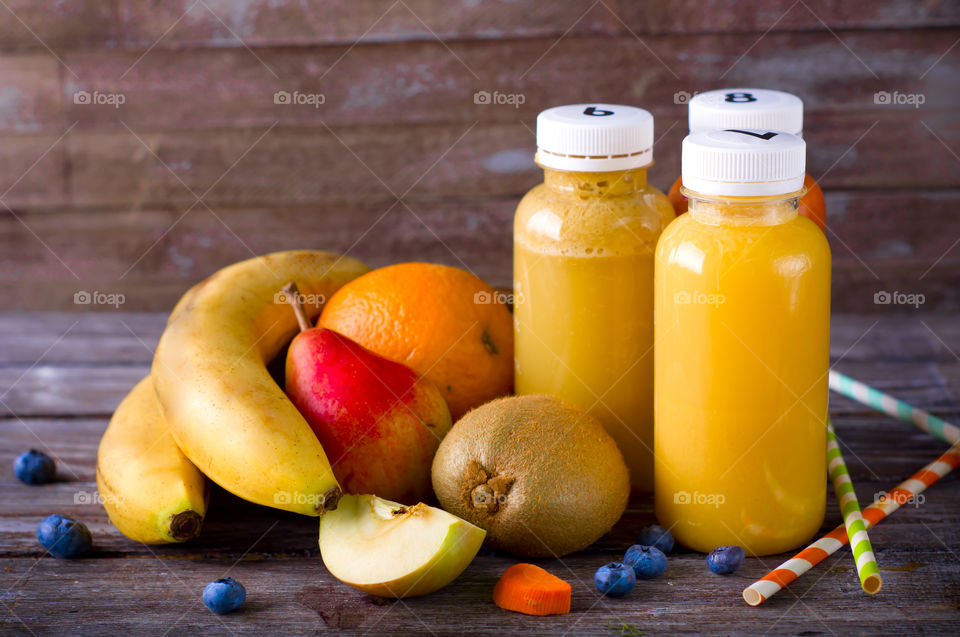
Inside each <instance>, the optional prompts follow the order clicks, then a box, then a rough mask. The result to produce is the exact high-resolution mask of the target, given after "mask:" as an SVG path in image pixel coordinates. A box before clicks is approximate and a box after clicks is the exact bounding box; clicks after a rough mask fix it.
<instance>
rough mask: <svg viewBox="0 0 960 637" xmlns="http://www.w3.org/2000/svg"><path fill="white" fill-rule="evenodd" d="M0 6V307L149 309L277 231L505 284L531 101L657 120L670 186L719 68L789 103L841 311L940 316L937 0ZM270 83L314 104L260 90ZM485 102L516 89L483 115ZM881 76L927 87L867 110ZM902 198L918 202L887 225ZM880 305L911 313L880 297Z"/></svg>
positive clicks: (942, 75)
mask: <svg viewBox="0 0 960 637" xmlns="http://www.w3.org/2000/svg"><path fill="white" fill-rule="evenodd" d="M7 6H8V8H0V13H4V14H5V15H7V16H8V19H7V20H3V21H0V86H2V87H3V88H2V92H0V149H2V150H0V248H2V254H3V255H4V256H3V259H4V265H5V268H4V269H3V271H2V272H0V293H2V296H0V308H2V309H57V310H60V309H72V308H73V304H72V297H73V294H74V293H76V292H77V291H78V290H87V289H92V290H113V291H116V292H118V293H122V294H124V295H125V297H126V299H127V300H128V304H127V305H125V309H129V310H135V309H141V310H144V309H146V310H163V309H165V308H167V307H169V305H170V303H172V302H173V301H174V300H175V299H176V298H177V297H178V296H179V295H180V294H181V293H182V292H183V291H184V290H185V289H186V288H187V287H188V286H189V285H190V284H191V283H192V282H193V281H195V280H196V279H197V278H199V277H200V276H203V275H205V274H206V273H209V272H210V271H212V270H213V269H216V268H218V267H221V266H222V265H225V264H226V263H229V262H231V261H235V260H238V259H242V258H246V257H248V256H250V254H251V252H255V253H259V252H264V251H268V250H277V249H284V248H290V247H293V246H294V245H296V243H295V242H294V239H293V237H296V241H298V242H302V243H301V244H300V245H307V246H309V247H322V248H327V249H335V250H341V251H350V252H351V254H356V255H357V256H360V257H362V258H366V259H367V260H369V261H370V262H371V264H373V265H384V264H386V263H389V262H395V261H404V260H411V259H422V260H434V261H441V262H444V263H449V264H452V265H460V266H464V267H468V268H469V269H471V270H473V271H475V272H477V273H478V274H480V275H481V276H483V277H484V278H488V279H489V280H490V281H491V282H493V283H495V284H497V285H509V283H510V273H509V270H510V267H509V255H510V235H509V228H510V217H511V215H512V209H513V206H514V205H515V203H516V201H517V200H518V199H519V197H520V196H521V195H522V194H523V193H524V192H525V191H526V190H527V189H529V188H530V187H531V186H532V185H533V184H535V183H537V182H538V181H539V179H540V172H539V170H538V169H537V168H536V166H535V165H534V164H533V161H532V153H533V150H534V135H533V129H534V127H535V117H536V113H537V112H538V111H539V110H541V109H542V108H544V107H546V106H550V105H553V104H557V103H568V102H577V101H582V100H585V99H600V100H605V101H610V102H626V103H636V104H640V105H642V106H645V107H647V108H649V109H651V110H652V111H653V112H654V114H655V116H656V118H657V132H658V137H657V144H656V163H655V165H654V166H653V167H652V169H651V171H650V179H651V182H652V183H654V184H655V185H657V186H659V187H661V188H663V189H666V188H668V187H669V186H670V184H671V183H672V181H673V179H674V178H675V177H676V175H677V174H678V172H679V149H680V141H681V139H682V138H683V136H684V134H685V129H686V125H685V109H686V105H685V100H686V99H687V97H688V96H689V95H691V94H693V93H695V92H696V91H698V90H706V89H711V88H718V87H721V86H729V85H732V84H753V85H763V86H769V87H773V88H785V89H788V90H791V91H794V92H796V93H798V94H800V95H801V96H803V98H804V100H805V102H806V111H807V114H806V131H805V136H806V139H807V141H808V149H809V152H808V166H809V172H810V173H811V174H813V175H814V176H816V177H818V178H820V181H821V182H822V185H823V187H824V188H825V189H826V190H827V196H828V201H829V203H830V206H831V210H830V213H829V214H830V219H831V231H832V233H831V235H830V238H831V241H832V244H833V248H834V254H835V257H836V260H835V269H834V272H835V277H834V289H835V291H834V307H835V308H838V309H840V310H844V311H858V312H863V311H875V310H877V308H876V307H875V305H874V304H873V301H872V299H873V294H875V293H876V292H877V291H881V290H891V291H904V292H911V293H918V294H923V295H924V297H925V302H926V303H927V305H926V307H927V309H931V308H935V309H941V310H952V309H958V308H960V274H958V269H957V267H956V265H957V259H958V258H960V256H957V255H958V253H960V248H957V247H956V246H954V245H953V243H954V242H955V241H956V240H957V239H958V238H960V229H957V227H956V222H955V220H954V218H955V215H953V214H952V213H951V209H950V207H951V206H955V204H956V202H955V189H956V188H957V186H958V184H960V159H958V156H957V153H958V152H960V151H958V149H960V124H958V123H957V121H956V117H955V113H956V111H957V108H958V107H960V84H958V81H957V78H960V57H958V55H957V54H956V52H957V50H960V49H957V48H956V47H955V45H956V42H957V39H958V37H960V8H958V5H957V4H956V3H950V2H936V1H928V2H914V3H904V2H896V1H894V0H882V1H878V2H872V3H869V4H868V5H865V6H857V7H855V8H854V7H852V6H848V4H846V3H839V2H833V1H830V0H809V1H805V2H799V3H798V2H791V1H790V0H778V1H776V2H766V3H764V2H757V1H755V0H751V1H749V2H734V1H733V0H709V1H707V2H693V0H681V1H679V2H670V1H668V0H652V1H649V2H626V1H622V2H614V1H612V0H610V1H608V0H605V1H604V2H603V3H596V2H591V1H589V0H587V1H579V0H578V1H575V2H570V3H537V2H532V1H529V0H520V1H517V2H508V3H500V2H498V3H495V4H493V5H487V4H482V3H476V2H473V1H472V0H460V1H456V2H441V1H440V0H405V1H404V2H391V1H389V0H385V1H383V2H369V1H364V2H360V1H346V0H338V1H331V2H323V3H300V2H293V1H291V0H270V1H269V2H268V1H267V0H246V1H244V2H241V3H236V2H227V1H226V0H207V1H206V2H203V3H195V2H191V1H189V0H174V1H170V2H155V3H147V4H144V3H142V2H134V1H132V0H112V1H111V2H108V3H92V2H88V1H86V0H82V1H79V2H74V3H70V4H69V5H64V4H62V3H57V2H51V1H49V0H37V2H25V1H24V0H14V1H12V2H9V3H7ZM278 91H279V92H286V93H290V94H291V95H294V94H296V92H298V91H299V92H300V93H302V94H309V95H313V94H322V95H323V99H324V102H323V104H322V105H319V107H318V108H314V107H313V106H311V105H308V104H300V105H296V104H277V103H275V102H274V95H275V94H276V93H277V92H278ZM478 91H488V92H496V91H499V92H500V93H504V94H519V95H521V96H522V98H523V103H522V104H520V105H519V107H518V108H514V107H512V106H509V105H502V104H501V105H495V104H477V103H475V100H474V95H475V94H476V93H477V92H478ZM878 91H886V92H889V93H893V92H899V93H900V94H911V95H912V94H918V95H921V96H922V97H923V99H924V100H925V101H924V103H923V105H922V106H921V107H920V108H913V107H911V106H909V105H899V106H898V105H888V104H877V103H875V100H874V95H875V93H876V92H878ZM84 95H90V96H91V100H96V98H97V96H98V95H99V96H100V97H103V96H111V95H120V96H122V98H123V100H124V102H123V104H122V105H120V106H119V108H115V107H114V106H112V105H110V104H89V103H86V104H85V103H78V101H79V102H82V101H83V100H79V99H78V96H84ZM395 195H396V196H401V195H402V196H403V202H402V204H395V203H394V197H395ZM198 198H202V200H203V201H202V202H198V201H197V199H198ZM191 205H193V206H194V208H193V210H191V211H190V212H186V211H187V210H188V208H189V207H190V206H191ZM206 205H209V206H210V208H212V211H211V210H208V209H207V208H206ZM391 205H393V206H394V207H393V208H392V209H390V206H391ZM408 207H409V208H408ZM834 208H835V209H834ZM914 210H922V211H923V216H922V217H913V216H911V215H906V214H904V211H911V213H912V211H914ZM185 212H186V214H185V216H183V217H182V219H181V216H182V215H184V213H185ZM915 218H916V219H920V218H922V219H923V222H916V221H911V219H915ZM171 228H172V229H171ZM168 231H169V232H168ZM151 246H153V247H151ZM955 248H956V249H955ZM128 270H129V272H128ZM891 310H896V311H902V312H905V311H907V309H906V308H903V307H897V308H880V310H879V311H881V312H888V311H891Z"/></svg>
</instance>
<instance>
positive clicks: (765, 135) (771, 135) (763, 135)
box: [724, 128, 780, 141]
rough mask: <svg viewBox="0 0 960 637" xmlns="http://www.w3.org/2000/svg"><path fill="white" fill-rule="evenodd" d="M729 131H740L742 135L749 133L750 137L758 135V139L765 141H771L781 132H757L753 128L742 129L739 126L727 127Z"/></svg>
mask: <svg viewBox="0 0 960 637" xmlns="http://www.w3.org/2000/svg"><path fill="white" fill-rule="evenodd" d="M724 132H727V133H740V134H741V135H749V136H750V137H756V138H757V139H762V140H764V141H770V140H771V139H773V138H774V137H776V136H777V135H779V134H780V133H775V132H773V131H767V132H766V133H756V132H754V131H752V130H740V129H738V128H728V129H726V131H724Z"/></svg>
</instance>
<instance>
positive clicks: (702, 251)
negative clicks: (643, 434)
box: [655, 131, 830, 555]
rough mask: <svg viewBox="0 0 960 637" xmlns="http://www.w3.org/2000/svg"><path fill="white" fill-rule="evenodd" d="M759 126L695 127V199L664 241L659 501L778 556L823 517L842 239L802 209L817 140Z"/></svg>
mask: <svg viewBox="0 0 960 637" xmlns="http://www.w3.org/2000/svg"><path fill="white" fill-rule="evenodd" d="M748 133H749V134H748V135H741V134H739V133H737V132H732V131H714V132H712V133H701V134H694V135H691V136H690V137H688V138H687V139H686V140H684V151H683V152H684V159H683V164H684V170H683V180H684V184H686V186H687V187H686V189H685V194H686V195H687V197H688V199H689V201H690V208H689V211H688V213H687V214H685V215H682V216H681V217H679V218H678V219H677V221H676V222H675V223H673V224H672V225H671V226H670V227H669V228H667V230H666V231H665V232H664V234H663V236H662V237H661V240H660V243H659V244H658V246H657V256H656V281H655V295H656V309H655V315H656V342H657V348H656V350H655V359H656V363H655V375H656V390H655V410H656V426H655V450H656V463H655V485H656V487H655V502H656V504H655V506H656V513H657V518H658V519H659V521H660V523H661V524H662V525H664V526H666V527H668V528H670V529H671V531H672V532H673V535H674V536H675V537H676V539H677V541H679V542H680V543H681V544H683V545H684V546H687V547H688V548H692V549H695V550H698V551H703V552H707V551H710V550H712V549H714V548H716V547H717V546H721V545H732V544H735V545H739V546H741V547H743V548H744V549H745V550H746V551H747V553H748V554H752V555H770V554H775V553H781V552H783V551H787V550H790V549H793V548H795V547H797V546H799V545H801V544H803V543H804V542H806V541H807V540H808V539H809V538H810V537H812V536H813V534H815V533H816V531H817V530H818V529H819V527H820V525H821V523H822V522H823V516H824V510H825V502H826V416H827V392H828V389H827V372H828V365H829V322H830V249H829V246H828V244H827V241H826V239H825V237H824V235H823V233H822V232H821V231H820V230H819V229H818V228H817V226H816V225H815V224H814V223H813V222H812V221H810V220H809V219H807V218H805V217H802V216H800V215H799V214H798V210H797V208H798V203H797V202H798V198H799V195H800V194H801V193H802V187H803V164H804V162H803V151H804V146H803V141H802V140H800V139H799V138H797V137H794V136H792V135H787V134H782V133H774V132H766V133H765V132H763V131H758V132H752V131H748ZM765 134H770V135H772V137H770V138H768V139H764V138H763V136H764V135H765ZM752 135H758V136H756V137H754V136H752ZM764 153H766V154H764ZM688 154H689V155H698V154H699V156H700V160H698V159H697V158H696V157H691V158H690V159H688Z"/></svg>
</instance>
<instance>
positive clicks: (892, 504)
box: [743, 442, 960, 606]
mask: <svg viewBox="0 0 960 637" xmlns="http://www.w3.org/2000/svg"><path fill="white" fill-rule="evenodd" d="M958 466H960V442H958V443H956V444H954V445H953V446H952V447H950V449H948V450H947V451H946V452H945V453H944V454H943V455H941V456H940V457H939V458H937V459H936V460H934V461H933V462H931V463H930V464H928V465H927V466H925V467H924V468H923V469H921V470H920V471H917V472H916V473H915V474H913V475H912V476H910V477H909V478H908V479H906V480H904V481H903V482H901V483H900V484H898V485H897V486H896V487H895V488H894V489H892V490H891V491H890V492H889V493H887V494H883V495H881V496H880V497H878V498H877V499H876V500H874V501H873V504H871V505H870V506H868V507H867V508H866V509H864V510H863V519H864V521H865V522H866V526H867V528H870V527H872V526H874V525H875V524H877V523H879V522H880V521H881V520H882V519H884V518H885V517H887V516H888V515H890V514H891V513H893V512H894V511H896V510H897V509H899V508H900V507H901V506H902V505H903V504H906V503H907V502H909V501H910V500H911V499H913V498H915V497H916V496H918V495H920V494H921V493H923V492H924V491H925V490H926V489H927V487H929V486H930V485H931V484H933V483H934V482H936V481H937V480H939V479H940V478H942V477H943V476H945V475H947V474H948V473H950V472H951V471H953V470H954V469H956V468H957V467H958ZM848 541H849V540H848V538H847V529H846V527H845V526H844V525H843V524H841V525H839V526H838V527H837V528H835V529H834V530H832V531H830V532H829V533H827V534H826V535H824V536H823V537H822V538H820V539H819V540H817V541H816V542H814V543H813V544H811V545H810V546H808V547H807V548H805V549H803V550H802V551H800V552H799V553H797V554H796V555H794V556H793V557H792V558H791V559H789V560H787V561H786V562H784V563H783V564H781V565H780V566H778V567H777V568H775V569H774V570H772V571H771V572H770V573H768V574H767V575H765V576H764V577H763V578H761V579H760V580H758V581H756V582H754V583H753V584H751V585H750V586H748V587H746V588H745V589H743V599H744V601H745V602H747V603H748V604H750V605H751V606H757V605H759V604H762V603H763V602H764V601H766V600H767V599H770V597H772V596H773V595H775V594H777V593H778V592H779V591H781V590H783V589H784V588H785V587H786V586H787V585H788V584H790V583H791V582H793V581H794V580H796V579H797V578H798V577H800V576H801V575H803V574H804V573H806V572H807V571H809V570H810V569H811V568H813V567H814V566H816V565H817V564H819V563H820V562H822V561H823V560H825V559H826V558H827V556H829V555H833V554H834V553H836V552H837V550H839V549H840V547H842V546H843V545H844V544H846V543H847V542H848Z"/></svg>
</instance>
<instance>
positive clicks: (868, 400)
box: [829, 369, 960, 444]
mask: <svg viewBox="0 0 960 637" xmlns="http://www.w3.org/2000/svg"><path fill="white" fill-rule="evenodd" d="M829 382H830V389H832V390H833V391H835V392H837V393H838V394H842V395H843V396H846V397H847V398H849V399H851V400H855V401H857V402H858V403H860V404H861V405H866V406H867V407H871V408H873V409H876V410H877V411H880V412H883V413H885V414H887V415H888V416H892V417H894V418H896V419H897V420H902V421H904V422H909V423H913V424H914V425H915V426H916V427H917V428H918V429H921V430H922V431H925V432H927V433H928V434H930V435H931V436H934V437H936V438H939V439H940V440H943V441H944V442H949V443H950V444H956V443H958V442H960V427H957V426H956V425H951V424H950V423H948V422H946V421H945V420H943V419H941V418H937V417H936V416H934V415H933V414H931V413H929V412H926V411H924V410H922V409H918V408H916V407H914V406H912V405H910V404H909V403H905V402H903V401H902V400H900V399H898V398H894V397H893V396H891V395H889V394H884V393H883V392H882V391H880V390H878V389H874V388H873V387H871V386H870V385H867V384H866V383H861V382H860V381H859V380H854V379H852V378H850V377H849V376H846V375H844V374H841V373H840V372H837V371H834V370H832V369H831V370H830V380H829Z"/></svg>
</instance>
